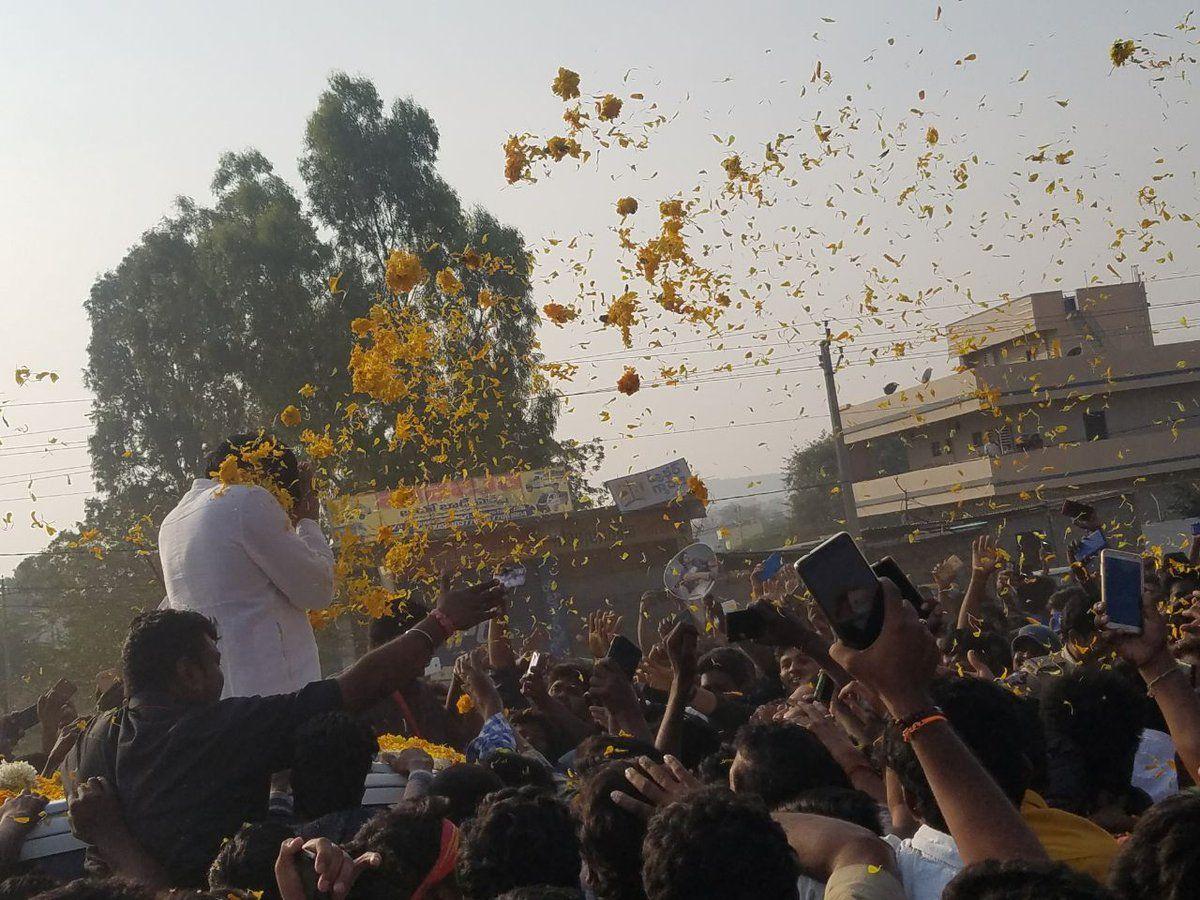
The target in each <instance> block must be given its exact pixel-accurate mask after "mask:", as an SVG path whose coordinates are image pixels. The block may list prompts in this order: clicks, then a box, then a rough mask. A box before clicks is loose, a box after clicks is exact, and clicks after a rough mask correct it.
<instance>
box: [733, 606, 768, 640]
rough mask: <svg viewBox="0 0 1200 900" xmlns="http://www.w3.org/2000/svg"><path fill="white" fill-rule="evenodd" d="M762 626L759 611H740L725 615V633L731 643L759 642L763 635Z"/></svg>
mask: <svg viewBox="0 0 1200 900" xmlns="http://www.w3.org/2000/svg"><path fill="white" fill-rule="evenodd" d="M762 625H763V621H762V618H761V617H760V616H759V614H758V611H757V610H753V609H739V610H737V611H735V612H731V613H726V614H725V632H726V634H727V636H728V637H729V642H730V643H734V642H735V641H753V640H757V639H758V636H759V635H760V634H762Z"/></svg>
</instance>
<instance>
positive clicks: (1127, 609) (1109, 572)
mask: <svg viewBox="0 0 1200 900" xmlns="http://www.w3.org/2000/svg"><path fill="white" fill-rule="evenodd" d="M1143 571H1144V570H1143V568H1142V558H1141V556H1139V555H1138V554H1137V553H1121V552H1120V551H1118V550H1101V551H1100V599H1101V600H1103V601H1104V609H1105V611H1106V612H1107V613H1108V625H1107V626H1106V628H1107V629H1108V630H1109V631H1123V632H1125V633H1127V634H1141V633H1142V572H1143Z"/></svg>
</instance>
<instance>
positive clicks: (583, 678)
mask: <svg viewBox="0 0 1200 900" xmlns="http://www.w3.org/2000/svg"><path fill="white" fill-rule="evenodd" d="M591 677H592V670H591V666H590V665H589V664H588V663H584V662H577V661H574V660H568V661H566V662H560V663H557V664H556V665H553V666H551V667H550V671H549V673H548V674H547V676H546V684H547V685H550V684H553V683H554V682H556V681H578V682H579V683H580V684H581V685H583V686H584V687H587V684H588V679H589V678H591Z"/></svg>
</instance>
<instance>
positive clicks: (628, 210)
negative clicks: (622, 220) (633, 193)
mask: <svg viewBox="0 0 1200 900" xmlns="http://www.w3.org/2000/svg"><path fill="white" fill-rule="evenodd" d="M637 210H638V202H637V201H636V200H634V199H633V198H632V197H622V198H621V199H620V200H618V201H617V215H618V216H632V215H633V214H634V213H635V212H637Z"/></svg>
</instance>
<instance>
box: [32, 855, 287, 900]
mask: <svg viewBox="0 0 1200 900" xmlns="http://www.w3.org/2000/svg"><path fill="white" fill-rule="evenodd" d="M275 850H276V853H278V851H279V848H278V847H276V848H275ZM154 898H155V891H154V890H153V889H152V888H149V887H147V886H146V885H144V884H138V883H137V882H135V881H127V880H126V879H124V878H76V879H75V880H74V881H68V882H67V883H66V884H63V885H59V886H58V887H56V888H53V889H51V890H48V891H46V892H45V893H44V894H38V900H154Z"/></svg>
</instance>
